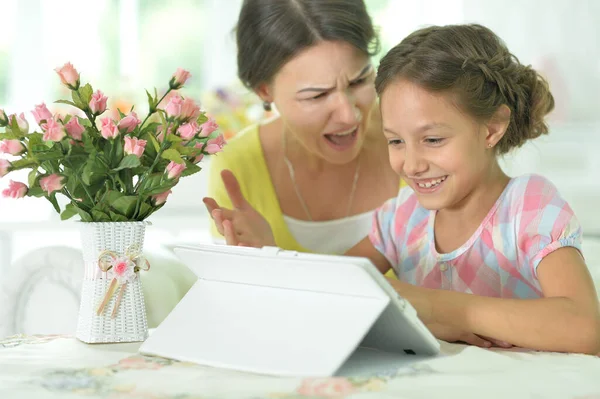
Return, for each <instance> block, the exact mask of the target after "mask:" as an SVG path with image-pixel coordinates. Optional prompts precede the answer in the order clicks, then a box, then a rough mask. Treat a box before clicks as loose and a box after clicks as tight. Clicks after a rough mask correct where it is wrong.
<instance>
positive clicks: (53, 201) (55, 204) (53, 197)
mask: <svg viewBox="0 0 600 399" xmlns="http://www.w3.org/2000/svg"><path fill="white" fill-rule="evenodd" d="M46 198H48V201H50V203H51V204H52V206H53V207H54V210H55V211H56V212H57V213H60V206H58V202H57V201H56V194H55V193H52V194H50V196H48V197H46Z"/></svg>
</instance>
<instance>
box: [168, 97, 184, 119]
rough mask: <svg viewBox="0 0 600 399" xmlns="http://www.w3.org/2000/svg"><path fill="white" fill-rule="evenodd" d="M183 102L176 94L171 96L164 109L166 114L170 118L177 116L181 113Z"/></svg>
mask: <svg viewBox="0 0 600 399" xmlns="http://www.w3.org/2000/svg"><path fill="white" fill-rule="evenodd" d="M182 104H183V98H181V97H180V96H178V95H175V96H173V97H171V99H170V100H169V103H168V104H167V106H166V108H165V111H166V112H167V116H169V117H171V118H177V117H179V115H180V114H181V105H182Z"/></svg>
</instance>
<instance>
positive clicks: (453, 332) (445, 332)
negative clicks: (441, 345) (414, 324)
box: [427, 323, 512, 348]
mask: <svg viewBox="0 0 600 399" xmlns="http://www.w3.org/2000/svg"><path fill="white" fill-rule="evenodd" d="M427 328H429V330H430V331H431V332H432V333H433V335H435V337H436V338H438V339H441V340H443V341H447V342H464V343H466V344H469V345H475V346H478V347H480V348H491V347H492V346H497V347H500V348H512V345H511V344H509V343H507V342H504V341H498V340H496V339H493V338H488V337H480V336H479V335H477V334H473V333H470V332H467V331H462V330H459V329H457V328H454V327H450V326H446V325H442V324H439V323H433V324H428V325H427Z"/></svg>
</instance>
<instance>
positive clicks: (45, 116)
mask: <svg viewBox="0 0 600 399" xmlns="http://www.w3.org/2000/svg"><path fill="white" fill-rule="evenodd" d="M31 113H32V114H33V117H34V118H35V123H37V124H38V126H39V127H41V128H42V129H43V128H44V126H42V121H45V122H48V121H49V120H50V119H52V112H50V110H49V109H48V108H47V107H46V104H44V103H41V104H39V105H36V106H35V108H34V110H33V111H31Z"/></svg>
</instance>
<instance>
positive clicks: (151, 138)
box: [148, 133, 160, 152]
mask: <svg viewBox="0 0 600 399" xmlns="http://www.w3.org/2000/svg"><path fill="white" fill-rule="evenodd" d="M148 139H150V142H151V143H152V147H154V150H155V151H156V152H158V151H159V150H160V144H159V143H158V140H156V137H154V135H153V134H152V133H150V134H148Z"/></svg>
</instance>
